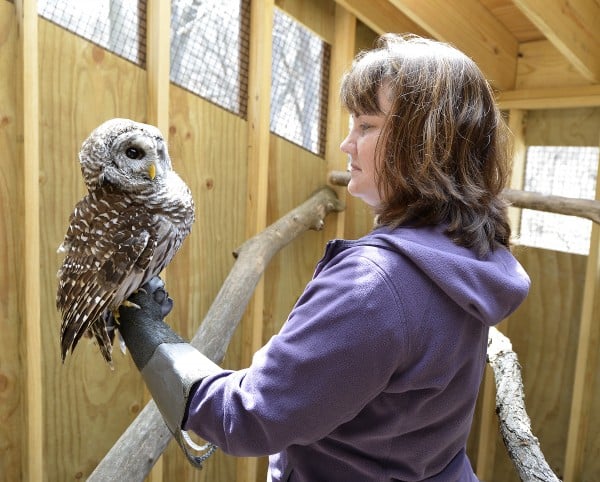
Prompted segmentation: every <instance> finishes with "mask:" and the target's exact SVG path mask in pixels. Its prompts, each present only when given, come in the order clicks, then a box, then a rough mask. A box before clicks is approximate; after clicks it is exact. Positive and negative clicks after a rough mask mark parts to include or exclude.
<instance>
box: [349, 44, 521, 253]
mask: <svg viewBox="0 0 600 482" xmlns="http://www.w3.org/2000/svg"><path fill="white" fill-rule="evenodd" d="M381 87H384V88H386V89H387V92H388V93H389V96H390V97H389V100H390V103H391V108H390V111H389V112H388V113H387V117H386V121H385V125H384V127H383V130H382V132H381V135H380V138H379V140H378V144H377V159H378V162H377V164H376V181H377V186H378V189H379V193H380V196H381V200H382V202H381V205H380V206H379V207H377V208H376V211H375V212H376V214H377V216H378V224H379V225H391V226H398V225H400V224H411V225H426V224H438V223H446V224H447V229H446V233H447V234H448V235H449V236H450V237H451V238H452V239H453V241H454V242H455V243H457V244H459V245H462V246H467V247H470V248H473V249H475V251H476V252H477V253H478V255H479V256H484V255H485V254H486V253H487V252H488V251H490V250H492V249H493V248H494V244H495V242H499V243H500V244H502V245H504V246H507V247H508V246H509V238H510V226H509V223H508V219H507V214H506V203H505V202H504V201H503V200H502V199H501V198H500V197H499V194H500V192H501V191H502V189H503V188H504V186H505V184H506V181H507V179H508V175H509V169H510V152H511V151H510V147H511V146H510V141H509V135H508V128H507V126H506V124H505V122H504V119H503V118H502V115H501V113H500V111H499V109H498V107H497V106H496V104H495V101H494V96H493V93H492V90H491V88H490V86H489V84H488V83H487V81H486V80H485V77H484V76H483V74H482V73H481V71H480V70H479V68H478V67H477V65H476V64H475V63H474V62H473V61H472V60H471V59H469V58H468V57H467V56H466V55H464V54H463V53H461V52H460V51H458V50H457V49H455V48H454V47H452V46H450V45H448V44H445V43H441V42H436V41H433V40H428V39H424V38H420V37H415V36H400V35H394V34H386V35H384V36H382V37H380V38H379V39H378V41H377V44H376V48H375V49H374V50H370V51H366V52H362V53H360V54H359V55H358V56H357V57H356V59H355V61H354V63H353V65H352V67H351V69H350V71H349V72H348V73H346V75H345V76H344V78H343V80H342V88H341V98H342V103H343V104H344V105H345V106H346V108H347V109H348V110H349V111H350V112H351V113H353V114H357V115H360V114H371V115H372V114H382V113H383V112H382V110H381V106H379V105H378V101H377V94H378V92H379V89H380V88H381Z"/></svg>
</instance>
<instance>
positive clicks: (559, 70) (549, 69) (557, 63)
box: [515, 40, 591, 89]
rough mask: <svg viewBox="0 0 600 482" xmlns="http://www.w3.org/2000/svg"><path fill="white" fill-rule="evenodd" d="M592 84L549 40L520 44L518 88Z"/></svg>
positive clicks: (516, 84) (516, 86)
mask: <svg viewBox="0 0 600 482" xmlns="http://www.w3.org/2000/svg"><path fill="white" fill-rule="evenodd" d="M590 84H591V82H590V81H588V80H586V79H585V78H584V77H582V75H581V73H580V72H579V71H578V70H577V69H576V68H575V67H574V66H573V64H571V63H570V62H569V61H568V59H567V58H565V56H564V55H563V54H562V53H561V52H560V51H559V50H558V49H557V48H556V47H555V46H554V45H552V43H550V42H549V41H548V40H538V41H535V42H526V43H522V44H519V55H518V57H517V81H516V83H515V88H516V89H530V88H535V87H553V86H554V87H565V86H580V85H590Z"/></svg>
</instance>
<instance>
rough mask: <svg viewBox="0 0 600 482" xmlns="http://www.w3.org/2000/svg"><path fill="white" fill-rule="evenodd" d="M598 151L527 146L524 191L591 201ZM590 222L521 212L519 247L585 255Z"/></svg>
mask: <svg viewBox="0 0 600 482" xmlns="http://www.w3.org/2000/svg"><path fill="white" fill-rule="evenodd" d="M599 155H600V149H599V148H597V147H572V146H530V147H529V148H528V149H527V164H526V168H525V185H524V189H525V190H526V191H533V192H539V193H542V194H552V195H555V196H565V197H572V198H578V199H594V197H595V193H596V182H597V172H598V165H599V164H598V162H599ZM591 230H592V222H591V221H589V220H587V219H582V218H579V217H574V216H565V215H561V214H554V213H546V212H541V211H533V210H529V209H524V210H523V212H522V215H521V230H520V238H519V243H520V244H524V245H527V246H534V247H538V248H545V249H552V250H556V251H565V252H569V253H577V254H588V253H589V246H590V237H591Z"/></svg>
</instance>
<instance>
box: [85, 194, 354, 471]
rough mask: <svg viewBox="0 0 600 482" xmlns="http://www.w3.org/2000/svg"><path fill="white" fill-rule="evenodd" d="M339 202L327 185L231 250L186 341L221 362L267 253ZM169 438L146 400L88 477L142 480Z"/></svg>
mask: <svg viewBox="0 0 600 482" xmlns="http://www.w3.org/2000/svg"><path fill="white" fill-rule="evenodd" d="M342 209H343V208H342V205H341V203H340V201H339V200H338V199H337V197H336V195H335V193H334V192H333V190H332V189H331V188H328V187H325V188H322V189H320V190H319V191H317V192H316V193H315V194H313V195H312V196H311V197H310V198H309V199H308V200H307V201H305V202H304V203H303V204H302V205H300V206H299V207H297V208H295V209H294V210H292V211H290V212H289V213H288V214H286V215H285V216H283V217H282V218H281V219H279V220H278V221H276V222H275V223H274V224H272V225H270V226H269V227H267V228H266V229H265V230H264V231H263V232H261V233H259V234H257V235H256V236H254V237H253V238H250V239H249V240H248V241H246V242H245V243H244V244H243V245H242V246H241V247H240V248H239V249H238V250H237V251H236V253H235V255H236V258H237V260H236V262H235V264H234V265H233V268H232V269H231V272H230V273H229V275H228V276H227V279H226V280H225V282H224V283H223V286H222V287H221V290H220V291H219V293H218V294H217V297H216V298H215V300H214V302H213V304H212V306H211V307H210V309H209V311H208V313H207V314H206V317H205V318H204V321H203V322H202V324H201V325H200V328H199V329H198V331H197V332H196V335H195V336H194V338H193V339H192V341H191V344H192V345H193V346H194V347H196V348H197V349H198V350H200V351H201V352H202V353H204V355H206V356H207V357H208V358H210V359H211V360H213V361H214V362H216V363H220V362H221V360H222V359H223V357H224V356H225V352H226V350H227V347H228V346H229V342H230V341H231V337H232V336H233V333H234V331H235V329H236V327H237V325H238V324H239V322H240V320H241V318H242V315H243V313H244V310H245V309H246V305H247V304H248V302H249V301H250V298H251V297H252V294H253V293H254V288H255V287H256V284H257V283H258V281H259V279H260V277H261V276H262V274H263V272H264V270H265V268H266V267H267V264H268V263H269V261H270V260H271V258H272V257H273V256H274V255H275V254H276V253H277V252H278V251H279V250H281V248H283V247H284V246H286V245H287V244H288V243H290V242H291V241H293V240H294V239H295V238H296V237H297V236H298V235H300V234H301V233H303V232H305V231H307V230H309V229H315V230H319V229H322V227H323V225H324V222H323V219H324V218H325V216H326V215H327V214H328V213H330V212H331V211H341V210H342ZM170 440H171V433H170V432H169V430H168V429H167V427H166V425H165V424H164V422H163V419H162V416H161V415H160V412H159V411H158V408H157V407H156V404H155V403H154V402H153V401H150V402H149V403H148V404H147V405H146V406H145V407H144V409H143V410H142V411H141V412H140V413H139V415H138V416H137V417H136V419H135V420H134V421H133V422H132V423H131V425H130V426H129V427H128V428H127V430H126V431H125V432H124V433H123V434H122V435H121V437H120V438H119V440H117V442H116V443H115V445H114V446H113V447H112V448H111V449H110V451H109V452H108V453H107V454H106V456H105V457H104V459H102V461H100V463H99V464H98V466H97V467H96V469H95V470H94V471H93V472H92V474H91V475H90V477H89V478H88V482H90V481H92V482H105V481H107V480H127V481H140V482H141V481H143V480H144V479H145V478H146V476H147V475H148V474H149V473H150V470H151V469H152V467H153V465H154V464H155V463H156V461H157V460H158V458H159V457H160V455H161V454H162V453H163V452H164V450H165V449H166V447H167V444H168V443H169V441H170Z"/></svg>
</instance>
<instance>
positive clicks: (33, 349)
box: [15, 0, 44, 481]
mask: <svg viewBox="0 0 600 482" xmlns="http://www.w3.org/2000/svg"><path fill="white" fill-rule="evenodd" d="M15 5H16V8H17V21H18V23H19V40H20V47H21V51H20V59H21V62H22V65H21V68H22V69H21V75H22V78H21V79H22V105H23V113H22V125H23V128H22V129H23V130H22V134H23V137H22V139H27V142H23V148H22V155H23V162H22V165H23V169H24V185H23V199H24V207H25V210H24V219H23V225H24V226H25V233H24V240H25V251H24V260H23V262H24V274H25V286H24V292H23V297H22V301H23V304H22V313H23V316H24V321H25V332H26V334H25V351H26V357H25V362H26V373H27V377H26V382H25V387H26V394H25V398H26V404H27V410H26V413H27V419H26V427H27V463H26V465H25V467H24V469H25V472H26V474H27V480H32V481H33V480H43V473H44V467H43V460H44V455H43V448H44V443H43V442H44V431H43V427H44V423H43V408H42V407H43V406H42V402H43V393H42V359H41V354H42V342H41V327H40V311H41V310H40V297H41V291H40V192H39V189H40V187H39V176H40V149H39V140H40V132H39V117H40V116H39V112H40V108H39V103H40V99H39V77H38V69H39V65H38V16H37V1H35V0H31V1H23V0H17V1H16V3H15Z"/></svg>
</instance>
